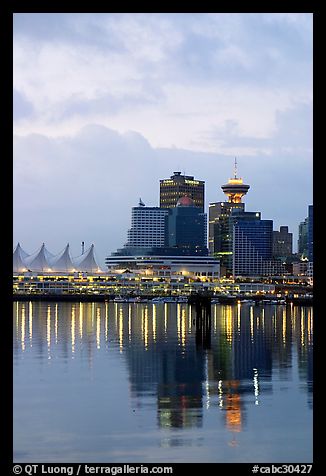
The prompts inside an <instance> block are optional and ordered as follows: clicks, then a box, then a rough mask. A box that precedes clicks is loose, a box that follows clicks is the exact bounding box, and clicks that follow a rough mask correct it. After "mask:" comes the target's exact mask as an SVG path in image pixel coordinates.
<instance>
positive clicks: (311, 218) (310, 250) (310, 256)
mask: <svg viewBox="0 0 326 476" xmlns="http://www.w3.org/2000/svg"><path fill="white" fill-rule="evenodd" d="M313 228H314V208H313V205H309V207H308V260H309V261H313V260H314V249H313V246H314V233H313V231H314V230H313Z"/></svg>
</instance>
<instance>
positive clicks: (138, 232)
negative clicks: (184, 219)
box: [125, 200, 168, 248]
mask: <svg viewBox="0 0 326 476" xmlns="http://www.w3.org/2000/svg"><path fill="white" fill-rule="evenodd" d="M167 214H168V210H166V209H164V208H159V207H146V206H145V205H144V203H143V202H142V201H141V200H140V201H139V205H138V207H133V208H132V212H131V228H130V230H129V231H128V241H127V243H126V245H125V247H128V248H129V247H135V248H152V247H161V246H164V245H165V217H166V215H167Z"/></svg>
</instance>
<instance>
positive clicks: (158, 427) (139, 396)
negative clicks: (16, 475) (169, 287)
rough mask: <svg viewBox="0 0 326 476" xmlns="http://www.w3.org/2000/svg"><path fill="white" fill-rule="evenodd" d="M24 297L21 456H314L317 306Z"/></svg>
mask: <svg viewBox="0 0 326 476" xmlns="http://www.w3.org/2000/svg"><path fill="white" fill-rule="evenodd" d="M194 318H195V311H194V308H192V307H190V306H188V305H187V304H170V303H169V304H150V303H149V304H123V303H122V304H120V303H119V304H118V303H64V302H58V303H52V302H51V303H50V302H37V303H35V302H34V303H32V302H24V303H22V302H15V303H14V312H13V319H14V461H15V462H33V463H37V462H44V463H46V462H49V463H55V462H61V463H64V462H79V463H83V462H89V463H91V462H92V463H114V462H121V463H123V462H134V463H136V462H143V463H151V462H227V463H228V462H254V463H259V462H266V463H268V462H270V463H272V462H280V463H281V462H297V463H300V462H305V463H309V462H312V350H313V342H312V339H313V313H312V308H310V307H296V306H295V307H293V306H280V305H278V306H275V305H266V306H255V305H250V304H242V305H234V306H228V305H218V304H217V305H213V306H212V315H211V329H210V332H208V331H207V330H206V331H205V329H202V330H200V329H199V328H198V326H197V327H196V325H195V322H194Z"/></svg>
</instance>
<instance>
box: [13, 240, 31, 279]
mask: <svg viewBox="0 0 326 476" xmlns="http://www.w3.org/2000/svg"><path fill="white" fill-rule="evenodd" d="M28 256H29V254H28V253H26V251H24V250H23V248H22V247H21V246H20V243H18V244H17V246H16V248H15V250H14V254H13V271H14V272H16V273H22V272H24V271H27V264H26V262H25V258H27V257H28Z"/></svg>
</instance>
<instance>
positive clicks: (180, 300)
mask: <svg viewBox="0 0 326 476" xmlns="http://www.w3.org/2000/svg"><path fill="white" fill-rule="evenodd" d="M177 302H180V303H182V302H184V303H188V297H187V296H178V297H177Z"/></svg>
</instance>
